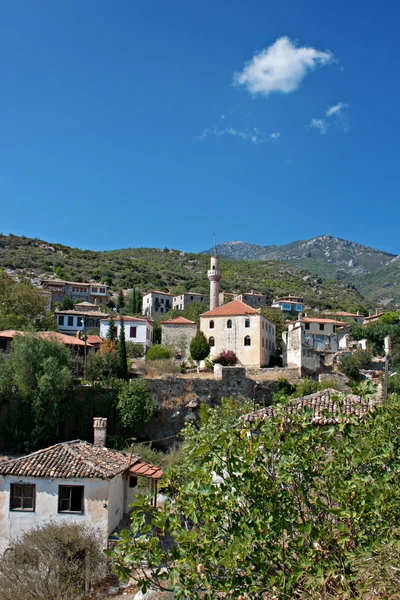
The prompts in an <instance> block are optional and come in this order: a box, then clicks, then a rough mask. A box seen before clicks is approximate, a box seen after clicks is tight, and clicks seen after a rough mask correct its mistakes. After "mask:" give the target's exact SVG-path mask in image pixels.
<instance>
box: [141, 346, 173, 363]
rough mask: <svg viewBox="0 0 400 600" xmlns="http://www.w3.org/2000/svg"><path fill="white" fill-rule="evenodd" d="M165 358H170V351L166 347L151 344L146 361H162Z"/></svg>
mask: <svg viewBox="0 0 400 600" xmlns="http://www.w3.org/2000/svg"><path fill="white" fill-rule="evenodd" d="M166 358H171V350H170V349H169V348H167V347H166V346H162V345H161V344H153V346H150V348H149V349H148V350H147V353H146V360H162V359H166Z"/></svg>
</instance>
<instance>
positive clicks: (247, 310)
mask: <svg viewBox="0 0 400 600" xmlns="http://www.w3.org/2000/svg"><path fill="white" fill-rule="evenodd" d="M259 314H260V313H259V311H258V310H256V309H255V308H253V307H252V306H249V305H248V304H245V303H244V302H242V301H241V300H232V301H231V302H228V303H227V304H224V305H223V306H218V307H217V308H214V309H213V310H209V311H208V312H205V313H202V314H201V315H200V316H201V317H227V316H232V317H233V316H240V315H259Z"/></svg>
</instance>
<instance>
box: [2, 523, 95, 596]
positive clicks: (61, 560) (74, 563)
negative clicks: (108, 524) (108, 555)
mask: <svg viewBox="0 0 400 600" xmlns="http://www.w3.org/2000/svg"><path fill="white" fill-rule="evenodd" d="M105 571H106V560H105V557H104V554H103V552H102V547H101V542H100V539H99V538H98V536H97V535H96V533H95V532H94V530H93V529H91V528H89V527H86V526H85V525H82V524H76V523H75V524H73V523H72V524H66V523H62V524H55V523H50V524H47V525H43V526H42V527H37V528H36V529H31V530H29V531H28V532H27V533H24V534H23V536H22V537H21V538H20V539H18V540H17V541H14V542H13V546H12V548H11V549H10V550H9V551H8V552H7V553H6V555H5V557H4V558H3V559H1V560H0V597H1V598H2V600H15V599H16V598H18V599H19V600H29V599H34V600H49V599H50V598H51V599H54V600H70V599H71V598H74V600H80V599H83V598H85V597H87V594H86V593H85V588H87V589H88V590H89V589H90V588H91V587H92V586H93V585H94V584H96V583H98V582H100V581H101V580H102V579H103V578H104V573H105Z"/></svg>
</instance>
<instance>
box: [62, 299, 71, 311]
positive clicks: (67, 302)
mask: <svg viewBox="0 0 400 600" xmlns="http://www.w3.org/2000/svg"><path fill="white" fill-rule="evenodd" d="M73 308H74V303H73V301H72V300H71V298H70V297H69V296H64V298H63V300H62V302H61V310H72V309H73Z"/></svg>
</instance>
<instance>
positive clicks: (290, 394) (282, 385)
mask: <svg viewBox="0 0 400 600" xmlns="http://www.w3.org/2000/svg"><path fill="white" fill-rule="evenodd" d="M336 385H337V384H336V382H335V381H334V380H332V379H325V380H324V381H316V380H315V379H312V378H311V377H305V378H304V379H302V380H301V381H300V382H299V383H297V384H294V383H290V382H289V381H288V380H287V379H285V378H284V377H280V378H279V379H278V381H277V383H276V385H275V392H274V393H273V400H274V401H275V402H281V403H284V402H287V401H288V400H289V399H291V398H302V397H303V396H308V395H310V394H315V392H319V391H321V390H326V389H328V388H333V389H336Z"/></svg>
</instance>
